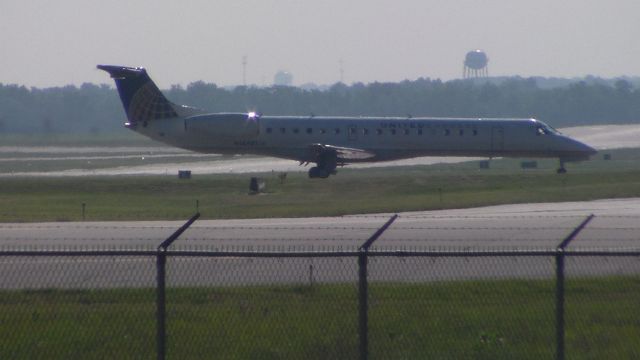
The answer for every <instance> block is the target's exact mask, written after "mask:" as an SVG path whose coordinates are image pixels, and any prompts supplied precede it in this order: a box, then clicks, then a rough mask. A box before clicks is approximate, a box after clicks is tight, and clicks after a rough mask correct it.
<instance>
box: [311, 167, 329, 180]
mask: <svg viewBox="0 0 640 360" xmlns="http://www.w3.org/2000/svg"><path fill="white" fill-rule="evenodd" d="M309 177H310V178H311V179H314V178H321V179H326V178H328V177H329V172H328V171H327V170H325V169H322V168H319V167H317V166H314V167H312V168H311V169H309Z"/></svg>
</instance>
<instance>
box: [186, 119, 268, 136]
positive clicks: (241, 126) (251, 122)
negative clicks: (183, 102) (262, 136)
mask: <svg viewBox="0 0 640 360" xmlns="http://www.w3.org/2000/svg"><path fill="white" fill-rule="evenodd" d="M258 120H259V118H258V117H257V116H252V114H239V113H229V114H225V113H221V114H204V115H196V116H191V117H188V118H186V119H184V128H185V131H187V132H194V133H198V134H202V135H206V136H212V137H218V138H254V137H256V136H257V135H258V131H259V126H258Z"/></svg>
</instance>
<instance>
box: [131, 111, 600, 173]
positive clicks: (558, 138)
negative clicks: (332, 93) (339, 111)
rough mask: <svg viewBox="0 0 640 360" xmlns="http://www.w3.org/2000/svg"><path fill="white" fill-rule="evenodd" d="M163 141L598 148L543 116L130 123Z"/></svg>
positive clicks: (393, 155)
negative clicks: (558, 128)
mask: <svg viewBox="0 0 640 360" xmlns="http://www.w3.org/2000/svg"><path fill="white" fill-rule="evenodd" d="M130 127H131V128H132V129H133V130H135V131H138V132H140V133H142V134H144V135H146V136H149V137H151V138H153V139H155V140H158V141H161V142H165V143H168V144H171V145H173V146H177V147H181V148H184V149H189V150H192V151H197V152H202V153H221V154H256V155H266V156H276V157H282V158H288V159H293V160H298V161H313V156H312V154H310V152H309V146H310V145H312V144H330V145H332V146H335V147H344V148H352V149H362V150H365V151H368V152H371V153H372V154H374V156H372V157H369V158H366V159H362V160H358V159H353V160H348V161H341V162H342V163H349V162H359V161H386V160H395V159H402V158H411V157H417V156H486V157H503V156H508V157H558V158H560V159H563V160H566V161H572V160H584V159H586V158H588V156H589V155H592V154H593V153H595V150H593V149H592V148H590V147H589V146H587V145H585V144H583V143H581V142H579V141H576V140H574V139H571V138H569V137H567V136H564V135H562V134H560V133H558V132H557V131H555V130H553V129H552V128H550V127H549V126H548V125H546V124H544V123H543V122H540V121H537V120H535V119H455V118H381V117H299V116H258V115H255V114H252V113H249V114H245V113H228V114H225V113H221V114H204V115H196V116H192V117H187V118H174V119H159V120H153V121H150V122H149V123H148V124H136V125H135V126H130Z"/></svg>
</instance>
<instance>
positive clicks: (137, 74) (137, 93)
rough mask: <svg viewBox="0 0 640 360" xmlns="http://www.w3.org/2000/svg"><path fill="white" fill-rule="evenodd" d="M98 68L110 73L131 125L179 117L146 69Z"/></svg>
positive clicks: (107, 66) (113, 66)
mask: <svg viewBox="0 0 640 360" xmlns="http://www.w3.org/2000/svg"><path fill="white" fill-rule="evenodd" d="M97 67H98V69H100V70H104V71H106V72H108V73H109V75H111V78H113V79H114V80H115V82H116V86H117V87H118V93H119V94H120V100H122V105H123V106H124V110H125V112H126V113H127V119H129V122H130V123H132V124H134V123H137V122H143V121H149V120H154V119H166V118H174V117H178V114H177V113H176V106H175V105H174V104H172V103H171V102H170V101H169V100H167V98H165V97H164V95H162V93H161V92H160V89H158V87H157V86H156V84H154V83H153V81H152V80H151V78H150V77H149V75H147V71H146V70H145V69H144V68H133V67H126V66H117V65H98V66H97Z"/></svg>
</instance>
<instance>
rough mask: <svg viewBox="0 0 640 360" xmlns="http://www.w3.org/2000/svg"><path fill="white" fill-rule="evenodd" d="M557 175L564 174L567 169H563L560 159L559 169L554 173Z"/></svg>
mask: <svg viewBox="0 0 640 360" xmlns="http://www.w3.org/2000/svg"><path fill="white" fill-rule="evenodd" d="M556 172H557V173H558V174H566V173H567V169H565V168H564V160H563V159H560V168H558V170H557V171H556Z"/></svg>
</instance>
